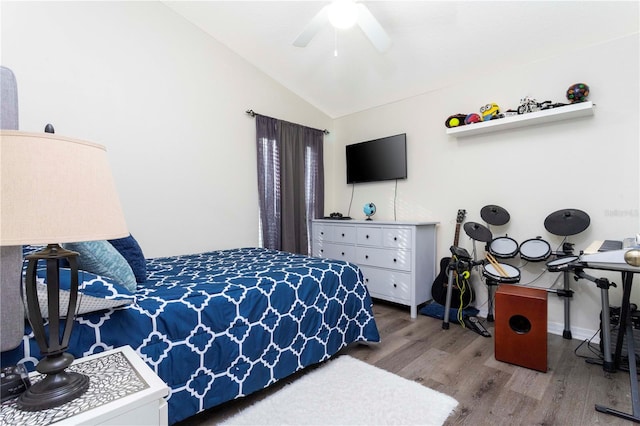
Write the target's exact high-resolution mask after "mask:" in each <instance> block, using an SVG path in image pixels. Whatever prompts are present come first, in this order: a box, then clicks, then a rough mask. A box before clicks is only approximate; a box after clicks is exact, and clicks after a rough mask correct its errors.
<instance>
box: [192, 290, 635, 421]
mask: <svg viewBox="0 0 640 426" xmlns="http://www.w3.org/2000/svg"><path fill="white" fill-rule="evenodd" d="M374 313H375V317H376V322H377V324H378V328H379V330H380V334H381V342H380V343H379V344H377V345H360V344H358V345H352V346H350V347H348V348H346V349H345V350H343V351H342V352H341V353H343V354H348V355H351V356H353V357H355V358H358V359H360V360H362V361H365V362H367V363H369V364H372V365H375V366H377V367H379V368H383V369H385V370H387V371H390V372H392V373H395V374H397V375H399V376H402V377H405V378H407V379H410V380H414V381H416V382H419V383H421V384H423V385H424V386H428V387H430V388H432V389H435V390H437V391H440V392H443V393H446V394H448V395H450V396H452V397H454V398H455V399H456V400H458V402H459V405H458V407H457V409H456V411H455V412H454V414H452V415H451V416H450V417H449V419H448V420H447V423H446V424H447V425H600V424H603V425H604V424H607V425H631V424H633V423H632V422H629V421H626V420H623V419H620V418H618V417H615V416H612V415H608V414H603V413H599V412H597V411H596V410H595V408H594V406H595V404H600V405H604V406H606V407H611V408H614V409H616V410H619V411H623V412H627V413H630V412H632V408H631V397H630V385H629V383H630V382H629V375H628V373H626V372H624V371H619V372H616V373H613V374H609V373H605V372H604V371H603V369H602V367H601V366H599V365H593V364H588V363H586V362H585V360H584V359H583V358H582V357H584V356H594V354H593V353H591V352H589V350H588V349H587V348H586V346H585V345H582V346H581V347H580V348H579V350H578V351H577V353H578V354H577V355H576V354H575V353H574V351H575V349H576V348H577V347H578V346H579V345H580V342H579V341H577V340H566V339H563V338H562V337H561V336H556V335H551V334H550V335H549V336H548V366H549V369H548V372H547V373H541V372H537V371H533V370H530V369H527V368H523V367H518V366H515V365H511V364H506V363H503V362H499V361H496V360H495V358H494V349H493V345H494V340H493V337H490V338H486V337H483V336H480V335H479V334H477V333H474V332H472V331H470V330H468V329H465V328H463V327H461V326H459V325H457V324H451V326H450V328H449V330H443V329H442V321H441V320H437V319H435V318H430V317H426V316H423V315H418V318H416V319H414V320H412V319H411V318H410V316H409V310H408V308H406V307H401V306H397V305H393V304H388V303H385V302H382V301H376V302H375V305H374ZM485 326H486V328H487V329H488V330H489V332H490V333H491V334H492V335H493V327H492V324H491V323H485ZM579 355H580V356H579ZM581 356H582V357H581ZM301 374H304V372H302V373H298V374H297V375H294V377H293V378H292V379H291V380H295V377H297V376H299V375H301ZM280 386H282V384H276V385H274V386H273V387H272V388H270V389H267V390H265V391H261V392H258V393H257V394H255V395H250V396H249V397H246V398H243V399H242V400H236V401H231V402H230V403H227V404H224V405H222V406H220V407H215V408H213V409H211V410H209V411H208V412H205V413H201V414H200V415H197V416H194V417H192V418H190V419H188V420H186V421H185V422H181V423H180V425H181V426H197V425H201V426H202V425H213V424H216V423H218V422H219V421H221V420H223V419H224V418H226V417H228V416H230V415H232V414H234V413H235V412H237V411H238V410H239V409H241V408H242V407H244V406H246V405H249V404H252V403H254V402H256V401H257V400H259V399H261V398H264V397H265V396H266V395H269V394H270V393H272V392H274V391H276V390H277V389H278V388H279V387H280Z"/></svg>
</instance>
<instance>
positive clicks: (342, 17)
mask: <svg viewBox="0 0 640 426" xmlns="http://www.w3.org/2000/svg"><path fill="white" fill-rule="evenodd" d="M327 12H328V15H329V22H330V23H331V25H333V26H334V27H335V28H338V29H341V30H344V29H347V28H351V27H353V26H354V25H355V23H356V21H357V20H358V7H357V5H356V3H355V2H354V1H352V0H336V1H334V2H333V3H331V4H330V5H329V7H328V9H327Z"/></svg>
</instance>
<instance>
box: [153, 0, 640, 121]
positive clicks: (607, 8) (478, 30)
mask: <svg viewBox="0 0 640 426" xmlns="http://www.w3.org/2000/svg"><path fill="white" fill-rule="evenodd" d="M164 3H165V4H166V5H167V6H168V7H170V8H171V9H173V10H174V11H175V12H177V13H178V14H180V15H182V16H183V17H184V18H186V19H187V20H189V21H191V22H192V23H193V24H195V25H197V26H198V27H200V28H201V29H202V30H204V31H205V32H207V33H208V34H210V35H211V36H212V37H214V38H215V39H217V40H218V41H219V42H221V43H223V44H224V45H226V46H227V47H228V48H229V49H231V50H233V51H235V52H236V53H237V54H238V55H240V56H241V57H243V58H244V59H246V60H247V61H248V62H250V63H252V64H253V65H255V66H256V67H257V68H259V69H260V70H261V71H263V72H264V73H266V74H267V75H269V76H270V77H271V78H273V79H274V80H276V81H278V82H279V83H280V84H282V85H284V86H285V87H287V88H288V89H290V90H291V91H293V92H294V93H296V94H297V95H299V96H300V97H302V98H303V99H305V100H306V101H308V102H309V103H311V104H313V105H314V106H316V107H317V108H318V109H320V110H321V111H323V112H324V113H326V114H327V115H329V116H330V117H332V118H337V117H341V116H344V115H348V114H351V113H354V112H358V111H362V110H365V109H369V108H372V107H375V106H379V105H384V104H387V103H391V102H394V101H398V100H401V99H406V98H409V97H412V96H416V95H419V94H422V93H426V92H429V91H432V90H436V89H438V88H441V87H445V86H448V85H452V84H456V83H457V82H460V81H463V80H468V79H470V78H473V79H478V84H482V83H481V80H482V77H483V76H485V75H488V74H495V73H500V72H509V71H510V69H511V68H513V67H514V66H522V65H523V64H527V63H532V62H536V61H538V60H541V59H544V58H548V57H552V56H555V55H563V54H567V53H568V52H574V53H571V54H576V53H575V51H576V50H577V49H579V48H580V47H582V46H588V45H592V44H596V43H601V42H604V41H607V40H611V39H615V38H619V37H623V36H627V35H630V34H634V33H635V34H638V31H639V21H640V18H639V15H638V14H639V8H638V4H639V2H637V1H618V2H616V1H505V2H498V1H490V2H484V1H450V2H449V1H363V2H362V3H364V4H365V5H366V6H367V7H368V8H369V10H370V11H371V13H372V14H373V15H374V16H375V17H376V18H377V20H378V21H379V22H380V24H381V25H382V27H383V28H384V29H385V30H386V32H387V34H388V35H389V37H390V38H391V42H392V44H391V47H390V48H389V49H388V50H387V51H386V52H384V53H380V52H378V51H377V50H376V49H375V48H374V47H373V45H372V44H371V42H370V41H369V40H368V39H367V37H366V36H365V35H364V33H363V32H362V31H361V30H360V28H358V27H357V26H356V27H353V28H351V29H348V30H335V29H334V28H333V27H331V26H330V25H326V26H324V27H323V28H322V29H321V30H320V31H319V32H318V33H317V34H316V36H315V37H314V38H313V39H312V40H311V42H310V43H309V44H308V45H307V47H304V48H301V47H295V46H293V44H292V43H293V41H294V40H295V39H296V37H297V36H298V35H299V34H300V33H301V32H302V30H303V29H304V28H305V26H306V24H307V23H308V22H309V21H310V20H311V19H312V18H313V17H314V16H315V15H316V13H317V12H318V11H319V10H320V9H321V8H322V7H323V6H324V5H326V4H328V3H329V2H327V1H165V2H164ZM335 51H337V56H335ZM576 61H585V66H588V60H587V58H580V57H579V55H576Z"/></svg>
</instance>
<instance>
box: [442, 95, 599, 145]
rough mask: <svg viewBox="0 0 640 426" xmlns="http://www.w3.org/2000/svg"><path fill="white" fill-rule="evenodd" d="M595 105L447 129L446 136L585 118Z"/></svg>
mask: <svg viewBox="0 0 640 426" xmlns="http://www.w3.org/2000/svg"><path fill="white" fill-rule="evenodd" d="M594 107H595V105H594V104H593V102H591V101H588V102H580V103H578V104H573V105H566V106H562V107H558V108H553V109H547V110H544V111H535V112H529V113H526V114H522V115H516V116H512V117H505V118H498V119H496V120H491V121H485V122H481V123H474V124H467V125H465V126H460V127H452V128H450V129H447V134H448V135H451V136H455V137H456V138H462V137H467V136H473V135H480V134H483V133H491V132H498V131H501V130H508V129H516V128H519V127H527V126H534V125H538V124H543V123H550V122H553V121H560V120H569V119H571V118H578V117H587V116H590V115H593V109H594Z"/></svg>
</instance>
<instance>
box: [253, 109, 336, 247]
mask: <svg viewBox="0 0 640 426" xmlns="http://www.w3.org/2000/svg"><path fill="white" fill-rule="evenodd" d="M323 139H324V135H323V133H322V131H320V130H316V129H311V128H308V127H305V126H300V125H298V124H294V123H289V122H286V121H282V120H277V119H275V118H271V117H265V116H261V115H256V141H257V153H258V193H259V194H258V196H259V207H260V229H261V233H262V244H263V246H264V247H266V248H272V249H276V250H283V251H288V252H292V253H300V254H308V253H310V250H311V236H310V229H311V226H310V224H311V220H312V219H313V218H315V217H321V216H322V214H323V212H324V169H323V146H322V144H323Z"/></svg>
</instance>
